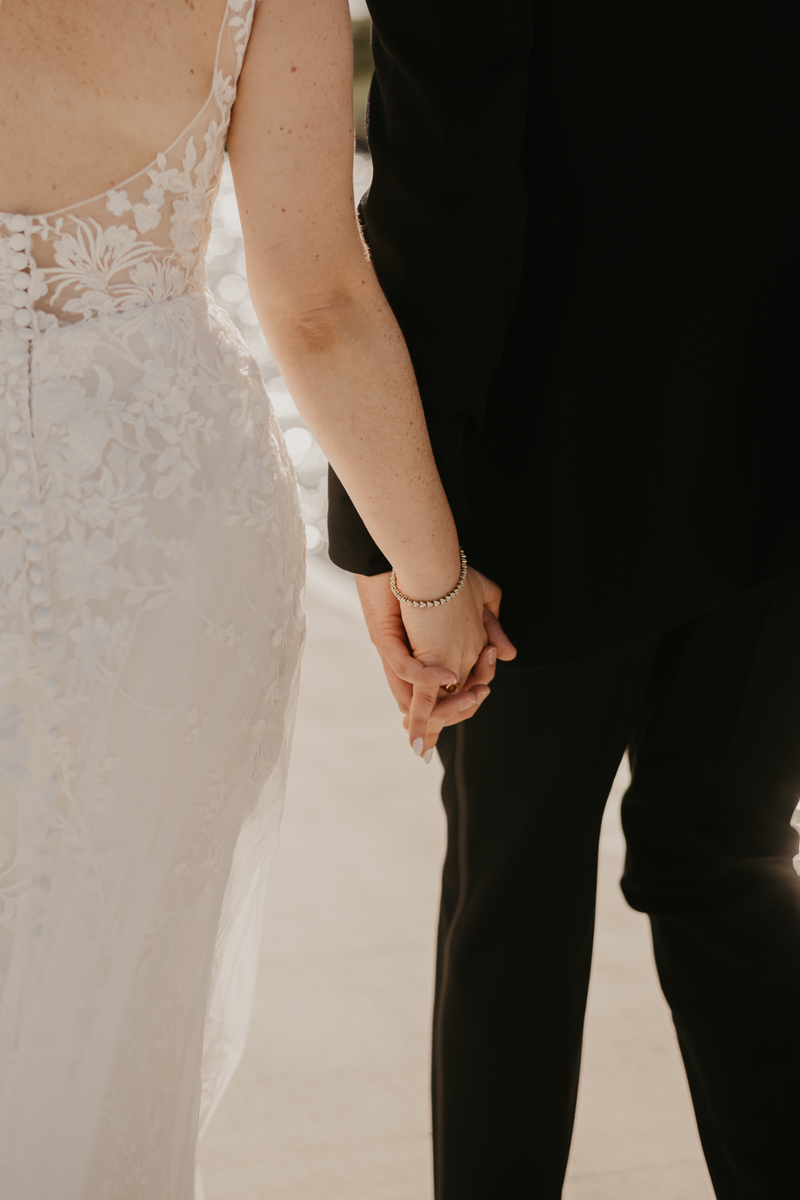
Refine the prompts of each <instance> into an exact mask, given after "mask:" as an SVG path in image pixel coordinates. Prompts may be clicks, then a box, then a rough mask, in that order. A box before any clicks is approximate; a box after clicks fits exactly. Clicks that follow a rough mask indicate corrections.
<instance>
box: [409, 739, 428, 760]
mask: <svg viewBox="0 0 800 1200" xmlns="http://www.w3.org/2000/svg"><path fill="white" fill-rule="evenodd" d="M424 745H425V741H424V739H423V738H414V740H413V742H412V743H411V749H412V750H413V751H414V753H415V754H416V756H417V758H422V747H423V746H424Z"/></svg>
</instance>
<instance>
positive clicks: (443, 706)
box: [356, 572, 517, 758]
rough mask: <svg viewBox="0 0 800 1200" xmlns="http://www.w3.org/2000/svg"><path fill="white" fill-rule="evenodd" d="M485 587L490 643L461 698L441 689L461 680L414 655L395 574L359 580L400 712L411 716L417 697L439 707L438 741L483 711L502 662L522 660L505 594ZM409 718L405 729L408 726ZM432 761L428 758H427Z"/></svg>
mask: <svg viewBox="0 0 800 1200" xmlns="http://www.w3.org/2000/svg"><path fill="white" fill-rule="evenodd" d="M481 578H482V579H483V584H484V624H485V626H486V633H487V635H488V638H489V641H488V644H487V645H486V646H484V648H483V651H482V653H481V655H480V657H479V659H478V660H477V662H476V663H475V666H474V667H473V669H472V671H471V672H470V675H469V678H468V679H467V680H466V682H465V684H464V687H463V688H462V689H461V690H460V691H459V692H457V693H456V694H455V695H452V696H451V695H448V694H447V693H446V692H444V691H442V690H441V689H442V688H443V686H444V685H445V684H447V683H451V682H454V681H455V675H454V674H453V672H452V671H448V670H446V669H445V668H442V667H425V666H423V665H422V663H420V662H419V661H418V660H417V659H416V658H414V656H413V654H412V653H411V650H410V647H409V644H408V640H407V638H406V632H405V628H404V626H403V621H402V617H401V612H400V603H399V601H398V600H397V599H396V598H395V596H393V594H392V592H391V589H390V587H389V573H388V572H386V573H385V574H382V575H356V584H357V586H358V594H359V598H360V600H361V607H362V609H363V612H364V618H365V620H366V622H367V629H368V631H369V635H370V638H371V640H372V643H373V645H374V646H375V648H376V650H377V651H378V654H379V655H380V658H381V663H382V665H383V669H384V672H385V674H386V678H387V681H388V683H389V687H390V688H391V690H392V694H393V695H394V698H395V700H396V701H397V704H398V707H399V709H400V711H401V712H402V713H403V715H404V717H406V718H407V717H408V713H409V710H410V708H411V702H412V698H413V696H414V692H415V690H416V692H417V696H418V697H420V696H421V697H422V698H423V699H424V700H427V701H428V703H429V704H430V706H431V707H432V708H433V712H432V713H431V717H430V720H429V726H430V727H432V728H430V732H432V733H434V735H435V736H438V734H439V732H440V731H441V729H442V728H444V726H446V725H456V724H458V722H459V721H465V720H467V718H468V717H471V716H472V715H473V713H475V712H477V710H478V708H479V707H480V705H481V703H482V702H483V700H485V699H486V697H487V696H488V695H489V687H488V686H487V685H488V684H489V683H491V681H492V679H493V678H494V673H495V668H496V663H497V659H498V658H501V659H504V660H509V659H512V658H515V657H516V653H517V652H516V650H515V649H514V647H513V646H512V644H511V642H510V641H509V639H508V638H507V637H506V635H505V633H504V632H503V629H502V627H501V625H500V622H499V620H498V616H499V611H500V597H501V592H500V589H499V588H498V587H497V585H496V584H494V583H492V582H491V580H489V579H485V577H481ZM407 723H408V722H407V719H406V720H405V721H404V724H405V725H406V726H407ZM427 757H428V756H427V755H426V758H427Z"/></svg>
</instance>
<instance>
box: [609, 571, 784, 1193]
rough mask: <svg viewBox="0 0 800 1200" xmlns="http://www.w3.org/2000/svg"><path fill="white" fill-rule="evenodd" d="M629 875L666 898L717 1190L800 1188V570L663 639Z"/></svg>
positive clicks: (637, 756)
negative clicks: (798, 810) (797, 816)
mask: <svg viewBox="0 0 800 1200" xmlns="http://www.w3.org/2000/svg"><path fill="white" fill-rule="evenodd" d="M631 758H632V764H633V783H632V785H631V788H630V790H629V792H628V794H627V796H626V798H625V801H624V803H623V824H624V827H625V833H626V837H627V840H628V859H627V863H626V869H625V876H624V879H623V889H624V891H625V894H626V896H627V897H628V900H629V901H630V903H631V904H632V905H633V906H634V907H635V908H638V909H640V910H642V911H644V912H647V913H649V914H650V918H651V924H652V930H653V943H654V948H655V954H656V961H657V965H658V970H659V975H660V978H661V983H662V986H663V989H664V993H665V995H666V998H667V1000H668V1002H669V1004H670V1006H671V1008H672V1012H673V1018H674V1021H675V1027H676V1030H677V1033H678V1038H679V1041H680V1045H681V1050H682V1052H683V1056H684V1061H685V1064H686V1071H687V1075H688V1078H689V1083H690V1086H691V1090H692V1096H693V1099H694V1104H695V1110H696V1114H697V1121H698V1126H699V1129H700V1134H701V1138H702V1141H703V1147H704V1150H705V1153H706V1159H707V1161H708V1165H709V1170H710V1172H711V1176H712V1179H713V1182H714V1187H715V1191H716V1194H717V1196H718V1197H719V1200H797V1197H800V1089H798V1084H797V1079H796V1066H795V1058H796V1053H797V1051H796V1044H797V1037H798V1014H799V1013H800V880H798V878H797V876H796V875H795V873H794V871H793V869H792V864H791V859H792V855H793V854H794V853H795V852H796V850H797V835H796V834H794V833H793V831H792V830H791V829H790V827H789V820H790V817H791V814H792V810H793V809H794V806H795V804H796V802H797V798H798V794H799V793H800V581H797V580H792V581H789V582H785V583H782V584H780V585H774V586H772V587H769V588H759V589H758V590H756V591H754V592H751V593H748V594H744V595H739V596H737V597H735V598H732V599H730V600H727V601H725V602H724V603H723V604H720V605H719V606H718V607H717V608H716V609H714V610H713V612H710V613H707V614H706V615H705V616H703V617H702V618H700V619H699V620H697V621H696V622H693V623H692V625H691V626H690V627H688V628H686V629H685V630H683V631H678V632H677V633H675V634H673V635H671V636H670V637H668V638H667V639H665V641H664V643H663V644H662V647H661V650H660V652H659V657H658V660H657V664H656V667H655V669H654V677H653V680H652V692H651V695H650V703H649V704H647V705H646V706H645V709H644V711H643V719H642V721H641V724H640V725H639V727H638V729H637V731H636V733H635V735H634V737H633V739H632V745H631Z"/></svg>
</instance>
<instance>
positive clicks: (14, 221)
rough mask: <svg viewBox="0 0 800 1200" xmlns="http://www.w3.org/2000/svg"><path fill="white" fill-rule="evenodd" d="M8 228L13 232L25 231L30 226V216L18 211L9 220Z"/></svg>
mask: <svg viewBox="0 0 800 1200" xmlns="http://www.w3.org/2000/svg"><path fill="white" fill-rule="evenodd" d="M8 228H9V229H10V230H11V232H12V233H23V232H24V231H25V230H26V229H27V228H28V218H27V217H25V216H23V215H22V213H17V214H16V215H15V216H13V217H12V218H11V220H10V221H9V222H8Z"/></svg>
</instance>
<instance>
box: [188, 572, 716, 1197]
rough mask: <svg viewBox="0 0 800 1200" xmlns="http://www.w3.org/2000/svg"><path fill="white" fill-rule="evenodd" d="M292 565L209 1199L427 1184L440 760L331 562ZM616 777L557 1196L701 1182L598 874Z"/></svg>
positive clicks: (641, 962)
mask: <svg viewBox="0 0 800 1200" xmlns="http://www.w3.org/2000/svg"><path fill="white" fill-rule="evenodd" d="M310 568H311V569H310V578H309V597H308V610H309V639H308V649H307V652H306V659H305V663H304V670H303V685H302V691H301V699H300V709H299V715H298V724H297V733H296V738H295V748H294V756H293V762H292V769H291V774H290V782H289V791H288V795H287V801H286V813H285V819H284V825H283V836H282V844H281V848H280V851H279V854H278V858H277V863H276V866H275V870H274V874H273V879H272V882H271V888H270V894H269V900H268V913H267V921H266V930H265V937H264V943H263V949H262V960H261V971H260V977H259V985H258V996H257V1000H256V1006H255V1016H254V1020H253V1026H252V1030H251V1035H250V1041H249V1044H248V1048H247V1051H246V1053H245V1058H244V1061H243V1063H242V1065H241V1067H240V1068H239V1071H238V1073H237V1075H236V1077H235V1078H234V1080H233V1083H232V1084H231V1087H230V1089H229V1091H228V1093H227V1095H226V1097H225V1098H224V1100H223V1102H222V1104H221V1106H220V1109H219V1112H218V1113H217V1115H216V1117H215V1119H214V1122H213V1124H212V1126H211V1129H210V1130H209V1133H208V1135H207V1138H206V1141H205V1145H204V1147H203V1151H202V1155H201V1162H202V1166H203V1176H204V1181H205V1186H206V1191H207V1195H208V1200H431V1196H432V1190H431V1184H430V1118H429V1113H428V1095H427V1089H428V1064H429V1049H428V1042H429V1033H428V1025H429V1013H430V1006H431V991H432V975H433V956H434V930H435V916H436V903H437V892H438V873H439V869H440V864H441V858H442V852H443V844H444V823H443V819H442V815H441V810H440V806H439V801H438V783H439V770H438V766H437V763H436V759H434V762H433V763H431V765H430V766H428V767H426V766H425V765H424V764H423V763H422V762H421V760H419V759H415V758H414V756H413V755H412V753H411V751H410V750H409V749H408V746H407V744H406V742H405V740H404V736H403V731H402V727H401V725H400V720H399V716H398V715H397V713H396V710H395V708H394V704H393V701H392V699H391V697H390V695H389V692H388V689H387V688H386V685H385V682H384V679H383V675H382V672H381V669H380V666H379V664H378V662H377V659H376V657H375V655H374V652H373V650H372V648H371V646H370V644H369V641H368V638H367V636H366V632H365V630H364V628H363V625H362V624H361V622H360V620H359V619H358V614H357V608H356V601H355V595H354V589H353V587H352V583H351V581H350V580H349V578H348V577H346V576H344V575H341V574H340V573H337V572H336V571H335V568H331V567H330V566H329V565H328V564H327V563H324V562H321V561H319V560H316V561H314V560H312V562H311V563H310ZM489 703H491V699H490V700H489ZM623 786H624V781H623V778H622V776H620V777H618V781H617V784H616V785H615V791H614V793H612V804H610V806H609V814H608V817H607V820H606V823H605V826H604V833H603V844H602V848H601V871H600V892H599V910H598V929H597V936H596V949H595V962H594V972H593V979H592V988H591V994H590V1002H589V1012H588V1019H587V1033H586V1047H585V1056H584V1071H583V1078H582V1086H581V1096H580V1103H579V1112H578V1121H577V1128H576V1134H575V1141H574V1146H573V1154H572V1160H571V1163H570V1170H569V1178H568V1182H567V1186H566V1189H565V1193H564V1195H565V1200H713V1192H712V1190H711V1186H710V1184H709V1182H708V1177H707V1174H706V1171H705V1167H704V1164H703V1160H702V1155H701V1153H700V1149H699V1144H698V1140H697V1134H696V1132H695V1129H694V1122H693V1118H692V1114H691V1107H690V1104H689V1099H688V1093H687V1088H686V1084H685V1081H684V1077H683V1072H682V1068H681V1065H680V1060H679V1057H678V1053H677V1049H676V1045H675V1037H674V1034H673V1031H672V1026H671V1023H670V1020H669V1014H668V1011H667V1009H666V1006H665V1004H664V1002H663V1000H662V998H661V995H660V992H659V990H658V985H657V983H656V979H655V973H654V969H653V966H652V961H651V951H650V945H649V935H648V928H647V921H646V919H645V918H644V917H642V916H641V915H640V914H638V913H634V912H632V911H630V910H629V909H628V908H627V907H626V906H625V904H624V901H623V900H622V897H621V895H620V893H619V889H618V887H617V884H616V881H617V878H618V876H619V870H620V862H621V853H622V838H621V834H620V832H619V826H618V821H617V819H616V809H617V807H618V801H619V795H620V794H621V791H622V788H623ZM487 1200H490V1198H488V1197H487ZM491 1200H494V1198H491ZM497 1200H512V1198H505V1197H502V1198H497Z"/></svg>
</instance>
